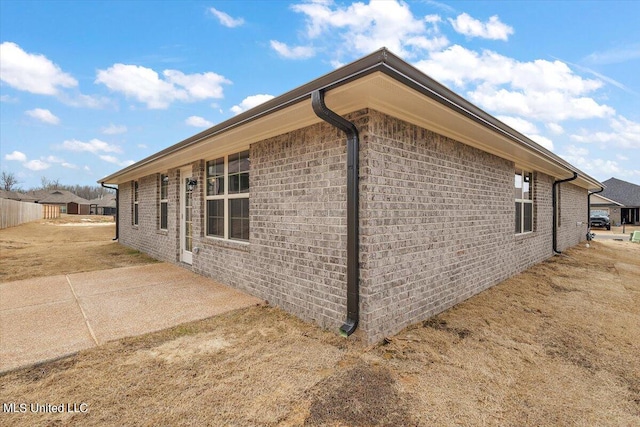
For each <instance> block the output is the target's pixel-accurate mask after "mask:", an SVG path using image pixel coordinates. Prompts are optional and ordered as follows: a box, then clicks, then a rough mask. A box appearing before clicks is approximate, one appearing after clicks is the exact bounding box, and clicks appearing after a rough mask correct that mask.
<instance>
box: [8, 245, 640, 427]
mask: <svg viewBox="0 0 640 427" xmlns="http://www.w3.org/2000/svg"><path fill="white" fill-rule="evenodd" d="M3 239H4V235H3V234H0V240H2V241H3V243H2V244H4V240H3ZM132 256H134V257H135V256H137V255H132ZM3 257H4V255H3ZM117 257H118V256H116V255H114V258H117ZM638 277H640V245H637V244H632V243H628V242H616V241H611V242H593V243H592V245H591V247H590V248H586V247H584V245H581V246H577V247H575V248H573V249H571V250H568V251H566V252H565V254H564V255H563V256H556V257H554V258H552V259H550V260H548V261H546V262H544V263H542V264H540V265H538V266H536V267H534V268H532V269H530V270H528V271H526V272H524V273H523V274H520V275H518V276H516V277H514V278H511V279H509V280H507V281H505V282H503V283H502V284H500V285H498V286H495V287H493V288H491V289H489V290H487V291H485V292H483V293H481V294H480V295H477V296H475V297H473V298H471V299H469V300H468V301H466V302H464V303H462V304H459V305H458V306H456V307H454V308H452V309H450V310H448V311H446V312H444V313H442V314H440V315H439V316H436V317H434V318H431V319H429V320H426V321H425V322H423V323H421V324H417V325H414V326H412V327H409V328H407V329H406V330H404V331H402V332H401V333H399V334H398V335H396V336H394V337H390V338H388V339H387V340H385V341H384V342H382V343H380V344H378V345H375V346H368V347H367V346H364V345H363V344H362V343H361V342H359V341H358V340H357V338H356V339H354V338H353V337H351V338H349V339H344V338H340V337H338V336H337V335H336V334H335V331H323V330H320V329H319V328H317V327H315V326H313V325H310V324H306V323H304V322H301V321H299V320H297V319H296V318H294V317H293V316H289V315H288V314H285V313H283V312H282V311H280V310H278V309H276V308H271V307H254V308H250V309H246V310H240V311H235V312H232V313H228V314H225V315H222V316H218V317H214V318H210V319H207V320H204V321H199V322H194V323H190V324H185V325H181V326H178V327H175V328H172V329H168V330H165V331H161V332H158V333H154V334H149V335H144V336H140V337H135V338H129V339H124V340H119V341H114V342H110V343H108V344H106V345H104V346H101V347H98V348H95V349H92V350H87V351H84V352H81V353H79V354H77V355H76V356H72V357H69V358H66V359H63V360H60V361H57V362H52V363H47V364H44V365H40V366H37V367H32V368H28V369H22V370H17V371H14V372H11V373H8V374H5V375H3V376H1V377H0V404H1V403H7V402H15V403H18V404H20V403H26V404H30V403H41V404H42V403H49V404H56V405H59V404H61V403H76V404H80V403H86V405H87V406H86V408H87V409H88V412H86V413H63V414H57V413H35V414H34V413H30V412H29V411H28V412H27V413H25V414H7V413H0V424H3V425H16V426H20V425H25V426H26V425H29V426H30V425H46V424H49V425H83V426H84V425H149V426H151V425H234V426H235V425H239V426H243V425H244V426H263V425H264V426H297V425H310V426H320V425H322V426H325V425H329V426H376V425H380V426H382V425H385V426H411V425H421V426H422V425H424V426H431V425H445V426H446V425H463V426H467V425H468V426H472V425H500V426H510V425H511V426H523V425H535V426H557V425H584V426H592V425H599V426H620V425H625V426H626V425H629V426H630V425H640V363H639V361H638V360H639V359H638V354H640V340H639V339H638V337H639V336H640V280H638Z"/></svg>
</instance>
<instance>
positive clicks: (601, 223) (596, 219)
mask: <svg viewBox="0 0 640 427" xmlns="http://www.w3.org/2000/svg"><path fill="white" fill-rule="evenodd" d="M589 223H590V224H591V227H604V228H606V229H607V230H611V221H609V217H608V216H606V215H600V214H595V215H591V219H590V220H589Z"/></svg>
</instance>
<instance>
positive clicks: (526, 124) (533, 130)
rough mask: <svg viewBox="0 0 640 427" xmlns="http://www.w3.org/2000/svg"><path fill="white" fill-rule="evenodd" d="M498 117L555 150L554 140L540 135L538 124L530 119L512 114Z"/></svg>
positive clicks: (548, 148) (537, 141)
mask: <svg viewBox="0 0 640 427" xmlns="http://www.w3.org/2000/svg"><path fill="white" fill-rule="evenodd" d="M496 118H497V119H498V120H500V121H502V122H504V123H506V124H507V125H509V126H511V127H512V128H514V129H515V130H517V131H518V132H520V133H522V134H523V135H526V136H527V137H529V138H530V139H532V140H533V141H534V142H536V143H538V144H540V145H542V146H543V147H544V148H546V149H547V150H550V151H553V148H554V147H553V141H552V140H550V139H549V138H547V137H545V136H542V135H540V133H539V131H538V128H537V127H536V125H534V124H533V123H531V122H530V121H528V120H525V119H523V118H521V117H511V116H496Z"/></svg>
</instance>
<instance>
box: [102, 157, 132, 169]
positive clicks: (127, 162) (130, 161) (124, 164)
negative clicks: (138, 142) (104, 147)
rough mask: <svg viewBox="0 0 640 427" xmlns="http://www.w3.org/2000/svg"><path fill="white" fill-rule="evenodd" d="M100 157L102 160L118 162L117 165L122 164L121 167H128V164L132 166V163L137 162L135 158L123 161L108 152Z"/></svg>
mask: <svg viewBox="0 0 640 427" xmlns="http://www.w3.org/2000/svg"><path fill="white" fill-rule="evenodd" d="M99 157H100V158H101V159H102V160H104V161H105V162H108V163H113V164H116V165H118V166H121V167H127V166H130V165H132V164H134V163H135V162H134V161H133V160H123V161H121V160H119V159H118V158H117V157H115V156H110V155H108V154H102V155H100V156H99Z"/></svg>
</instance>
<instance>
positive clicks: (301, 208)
mask: <svg viewBox="0 0 640 427" xmlns="http://www.w3.org/2000/svg"><path fill="white" fill-rule="evenodd" d="M100 182H101V183H103V184H117V185H118V188H119V216H120V217H119V238H120V242H121V243H122V244H124V245H127V246H130V247H133V248H136V249H139V250H141V251H143V252H146V253H148V254H150V255H151V256H153V257H156V258H158V259H161V260H165V261H169V262H173V263H179V264H181V265H183V266H184V267H185V268H189V269H191V270H193V271H195V272H197V273H200V274H203V275H206V276H209V277H212V278H214V279H216V280H217V281H219V282H221V283H224V284H227V285H230V286H233V287H236V288H239V289H242V290H245V291H247V292H249V293H251V294H253V295H256V296H258V297H261V298H264V299H266V300H268V301H269V303H271V304H273V305H276V306H278V307H281V308H283V309H284V310H286V311H289V312H291V313H293V314H295V315H297V316H299V317H301V318H303V319H305V320H308V321H314V322H316V323H317V324H319V325H321V326H322V327H326V328H338V327H340V329H341V331H342V333H343V334H345V335H349V334H351V333H352V332H353V331H354V330H355V329H356V327H357V328H358V330H359V333H360V334H362V335H363V337H364V339H365V340H366V341H369V342H373V341H376V340H378V339H381V338H382V337H384V336H385V335H388V334H393V333H395V332H397V331H399V330H400V329H402V328H403V327H405V326H407V325H410V324H412V323H415V322H418V321H420V320H423V319H425V318H427V317H429V316H431V315H433V314H436V313H438V312H441V311H443V310H445V309H447V308H448V307H451V306H453V305H454V304H456V303H458V302H460V301H463V300H465V299H467V298H469V297H471V296H472V295H474V294H477V293H479V292H480V291H482V290H484V289H486V288H488V287H490V286H493V285H495V284H497V283H499V282H501V281H503V280H505V279H506V278H508V277H510V276H512V275H514V274H516V273H518V272H520V271H522V270H524V269H526V268H528V267H530V266H532V265H534V264H536V263H538V262H540V261H542V260H544V259H546V258H549V257H551V256H552V255H553V254H554V251H555V252H559V251H561V250H563V249H565V248H568V247H570V246H572V245H575V244H577V243H579V242H580V241H581V240H583V239H584V238H585V235H586V232H587V194H588V192H589V190H594V189H599V188H601V184H600V183H599V182H598V181H596V180H595V179H593V178H591V177H589V176H588V175H585V174H584V173H582V172H580V171H579V170H577V169H576V168H575V167H573V166H572V165H570V164H569V163H567V162H566V161H564V160H562V159H561V158H559V157H558V156H556V155H555V154H553V153H551V152H550V151H548V150H546V149H544V148H542V147H540V146H539V145H538V144H536V143H534V142H533V141H531V140H530V139H528V138H527V137H525V136H524V135H522V134H520V133H518V132H517V131H515V130H514V129H512V128H510V127H508V126H506V125H505V124H503V123H501V122H500V121H498V120H497V119H495V118H494V117H492V116H490V115H489V114H487V113H485V112H484V111H482V110H480V109H479V108H477V107H475V106H474V105H472V104H471V103H469V102H468V101H466V100H465V99H463V98H461V97H460V96H458V95H456V94H455V93H453V92H452V91H450V90H448V89H447V88H445V87H444V86H442V85H440V84H439V83H437V82H436V81H434V80H432V79H431V78H429V77H428V76H426V75H425V74H423V73H422V72H420V71H419V70H417V69H415V68H414V67H412V66H411V65H409V64H407V63H406V62H404V61H402V60H401V59H399V58H398V57H396V56H394V55H393V54H391V53H390V52H389V51H387V50H386V49H381V50H379V51H377V52H374V53H373V54H371V55H368V56H366V57H364V58H362V59H360V60H358V61H356V62H353V63H351V64H349V65H347V66H345V67H342V68H340V69H337V70H335V71H333V72H331V73H329V74H327V75H325V76H323V77H320V78H319V79H317V80H314V81H312V82H310V83H308V84H306V85H303V86H301V87H299V88H297V89H294V90H293V91H291V92H288V93H285V94H284V95H282V96H280V97H277V98H274V99H272V100H270V101H268V102H266V103H264V104H262V105H260V106H258V107H256V108H254V109H252V110H249V111H246V112H244V113H242V114H240V115H237V116H235V117H234V118H232V119H229V120H227V121H225V122H223V123H221V124H218V125H216V126H214V127H212V128H210V129H208V130H205V131H204V132H201V133H199V134H197V135H194V136H193V137H191V138H188V139H186V140H184V141H182V142H180V143H178V144H176V145H173V146H171V147H169V148H167V149H165V150H163V151H160V152H158V153H156V154H154V155H152V156H150V157H148V158H146V159H144V160H141V161H139V162H138V163H135V164H133V165H131V166H129V167H127V168H125V169H122V170H120V171H118V172H116V173H114V174H112V175H110V176H108V177H105V178H103V179H102V180H100ZM345 319H346V320H345ZM341 325H342V326H341Z"/></svg>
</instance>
